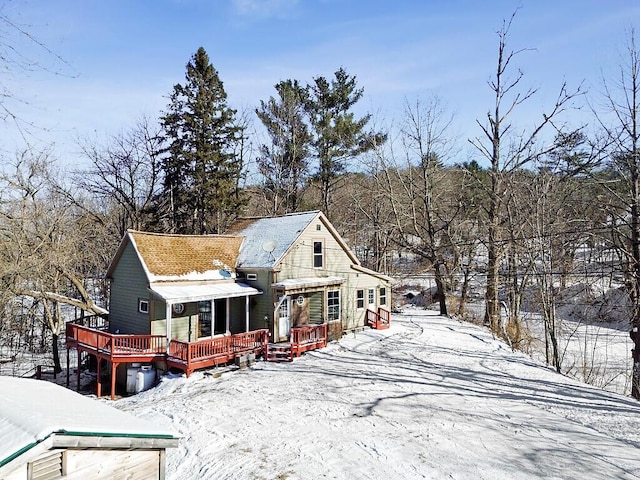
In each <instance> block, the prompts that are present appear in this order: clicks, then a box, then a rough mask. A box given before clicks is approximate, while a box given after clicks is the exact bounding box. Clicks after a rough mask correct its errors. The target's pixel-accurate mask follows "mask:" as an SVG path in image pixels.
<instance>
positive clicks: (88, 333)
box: [66, 323, 167, 360]
mask: <svg viewBox="0 0 640 480" xmlns="http://www.w3.org/2000/svg"><path fill="white" fill-rule="evenodd" d="M66 337H67V345H69V346H72V347H76V348H78V347H80V348H81V349H82V350H84V351H87V352H89V353H94V354H96V355H99V356H101V357H105V358H109V359H111V360H113V359H115V358H116V357H117V358H121V357H126V358H128V357H147V356H150V357H156V356H158V355H163V354H164V353H165V352H166V349H167V339H166V338H165V337H164V336H163V335H118V334H111V333H107V332H104V331H102V330H96V329H93V328H89V327H84V326H82V325H78V324H75V323H67V325H66Z"/></svg>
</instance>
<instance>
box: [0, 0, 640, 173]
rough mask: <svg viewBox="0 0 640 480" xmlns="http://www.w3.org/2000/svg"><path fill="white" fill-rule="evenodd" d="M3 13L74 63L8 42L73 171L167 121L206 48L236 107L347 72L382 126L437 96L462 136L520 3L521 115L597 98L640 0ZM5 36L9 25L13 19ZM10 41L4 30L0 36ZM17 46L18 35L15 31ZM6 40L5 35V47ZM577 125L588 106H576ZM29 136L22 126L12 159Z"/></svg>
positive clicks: (8, 143) (164, 4)
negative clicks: (582, 96)
mask: <svg viewBox="0 0 640 480" xmlns="http://www.w3.org/2000/svg"><path fill="white" fill-rule="evenodd" d="M0 5H1V8H2V14H3V15H6V16H7V17H9V18H10V19H11V20H12V21H13V22H14V23H16V24H18V25H20V26H21V28H23V29H24V30H26V31H28V32H29V33H30V34H32V35H33V36H34V37H35V38H36V39H37V40H38V41H40V42H42V44H44V45H45V46H46V47H47V48H48V49H50V50H51V51H53V52H54V53H55V54H56V55H59V56H60V57H61V58H62V59H63V60H64V62H62V61H60V60H58V59H56V57H54V56H51V55H50V54H48V53H47V52H45V51H44V50H43V49H42V48H40V47H38V46H36V45H34V44H33V42H30V41H29V40H27V39H25V38H24V37H21V36H19V35H18V36H15V35H14V36H13V37H9V40H10V41H11V42H12V43H13V44H14V45H15V46H16V48H17V49H18V50H19V51H20V52H21V53H24V54H25V56H26V57H27V58H28V59H29V60H36V61H38V62H39V63H40V65H41V66H43V67H45V68H44V69H33V70H32V71H28V72H24V71H20V70H18V69H16V68H8V69H7V68H4V67H5V66H3V68H2V69H0V82H1V83H2V87H3V88H4V89H5V91H7V90H8V92H9V93H10V94H11V96H12V98H10V99H6V100H5V101H4V102H5V105H6V106H8V107H9V108H10V109H11V110H12V111H13V112H15V113H18V114H19V115H20V117H21V118H22V119H23V120H26V121H29V122H33V123H34V124H35V126H36V127H37V128H35V129H30V130H31V131H32V135H30V136H28V137H27V140H28V141H29V142H31V143H33V144H36V145H49V144H51V143H54V144H55V147H54V153H55V154H56V155H57V156H58V157H59V158H60V160H61V161H62V162H63V163H64V164H65V165H68V166H70V167H74V166H77V165H78V164H79V162H80V160H79V157H78V155H77V148H76V146H75V145H76V139H77V138H78V137H80V138H87V137H96V138H104V136H105V135H108V134H114V133H117V132H120V131H123V130H126V129H127V128H129V127H131V126H132V125H133V124H134V123H135V122H136V120H138V119H139V118H140V117H141V116H142V115H147V116H150V117H152V118H157V117H158V116H159V114H160V111H161V110H162V109H163V108H165V106H166V104H167V95H168V94H169V93H170V92H171V89H172V86H173V85H174V84H175V83H178V82H182V81H183V79H184V72H185V65H186V63H187V62H188V61H189V59H190V57H191V55H193V53H194V52H195V51H196V50H197V48H198V47H200V46H203V47H204V48H205V49H206V51H207V52H208V54H209V57H210V59H211V61H212V63H213V65H214V66H215V68H216V69H217V70H218V72H219V75H220V78H221V79H222V81H223V82H224V86H225V89H226V91H227V94H228V99H229V103H230V105H231V106H233V107H234V108H238V109H242V108H250V109H252V108H255V106H257V105H258V104H259V101H260V100H266V99H267V98H268V97H269V96H270V95H273V94H274V92H275V90H274V89H273V85H274V84H275V83H277V82H278V81H280V80H284V79H287V78H295V79H298V80H300V81H301V82H302V83H306V82H309V81H311V80H312V78H313V77H315V76H318V75H324V76H327V77H330V76H332V75H333V72H334V71H335V70H337V69H338V68H339V67H344V68H345V69H346V70H347V72H348V73H350V74H353V75H356V76H357V79H358V84H359V86H360V87H363V88H364V93H365V95H364V98H363V100H361V102H360V104H359V106H358V109H359V110H360V111H361V112H365V111H369V112H371V113H372V114H373V115H374V117H375V121H376V122H377V123H389V122H392V121H398V119H399V118H400V115H401V111H402V106H403V103H404V102H405V100H409V101H414V100H415V99H416V98H417V97H420V98H423V99H427V98H429V97H430V96H432V95H437V96H439V97H440V98H441V99H442V101H443V102H444V103H445V105H446V107H447V109H448V111H449V112H450V113H452V114H454V115H455V118H456V120H455V124H454V125H455V129H456V133H457V134H458V135H459V136H460V137H461V138H462V139H466V138H468V137H475V136H477V135H479V133H480V132H479V129H478V127H477V126H476V125H475V124H474V123H475V119H478V118H480V119H484V118H485V115H486V111H487V110H488V109H489V108H490V105H491V100H492V99H491V92H490V90H489V88H488V87H487V80H489V78H490V77H491V75H492V74H493V72H494V70H495V63H496V51H497V45H498V37H497V34H496V32H497V30H498V29H499V28H500V26H501V24H502V21H503V19H507V18H509V17H510V16H511V14H512V13H513V12H514V11H515V10H516V9H517V8H519V10H518V13H517V16H516V19H515V21H514V24H513V26H512V29H511V35H510V37H509V46H510V47H511V49H514V50H520V49H530V50H527V51H525V52H523V53H522V54H521V55H519V56H518V57H517V62H516V66H517V67H519V68H521V69H522V71H523V72H524V75H525V76H524V79H523V83H522V85H523V86H524V87H532V88H538V89H539V93H538V95H536V96H535V97H534V99H533V100H532V101H531V102H529V105H528V106H527V108H526V109H523V111H522V112H523V114H524V116H525V117H527V118H524V119H523V121H524V123H526V121H528V120H530V119H532V118H534V117H535V116H536V115H539V114H540V113H541V112H542V109H543V108H544V107H545V106H550V105H551V103H552V102H553V100H554V97H555V95H556V93H557V90H558V88H559V87H560V85H561V84H562V82H563V81H567V82H568V84H569V86H570V87H577V86H578V85H579V84H580V83H581V82H584V86H585V87H586V88H588V89H589V91H590V94H589V95H590V96H595V95H596V94H597V93H598V92H600V91H601V87H600V79H601V77H602V75H603V74H604V75H605V76H608V77H609V78H613V76H614V75H616V71H617V70H616V69H617V66H618V65H619V64H620V63H621V60H620V54H621V53H622V52H623V51H624V48H625V41H626V39H627V37H628V35H627V33H628V31H629V30H630V29H631V28H633V27H635V26H637V25H638V23H640V22H639V21H640V2H637V0H606V1H605V0H591V1H590V0H583V1H577V0H575V1H574V0H556V1H547V0H521V1H507V0H503V1H500V0H498V1H479V0H475V1H474V0H460V1H455V0H451V1H444V0H442V1H436V0H424V1H419V0H395V1H381V0H368V1H365V0H153V1H152V0H109V1H106V0H105V1H101V2H98V1H93V0H47V1H42V0H0ZM2 28H6V25H3V27H2ZM0 33H2V32H0ZM5 38H6V37H5ZM0 40H1V39H0ZM571 116H572V119H571V121H574V122H575V123H579V122H580V121H582V118H583V117H582V115H581V114H580V112H578V111H576V112H572V113H571ZM22 145H24V140H23V139H22V138H21V137H20V135H19V134H18V132H17V131H16V130H15V128H13V127H12V125H11V123H10V122H9V123H7V124H5V128H3V131H2V133H0V153H2V154H4V155H9V156H12V154H13V151H15V149H17V148H21V146H22Z"/></svg>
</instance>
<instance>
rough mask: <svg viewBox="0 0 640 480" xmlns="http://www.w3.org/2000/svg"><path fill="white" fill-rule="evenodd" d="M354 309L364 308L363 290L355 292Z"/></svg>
mask: <svg viewBox="0 0 640 480" xmlns="http://www.w3.org/2000/svg"><path fill="white" fill-rule="evenodd" d="M356 308H364V290H356Z"/></svg>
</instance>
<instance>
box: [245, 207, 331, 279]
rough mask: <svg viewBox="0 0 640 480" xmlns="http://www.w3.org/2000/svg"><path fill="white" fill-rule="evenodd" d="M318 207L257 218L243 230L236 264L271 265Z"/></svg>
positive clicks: (316, 213)
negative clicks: (279, 215) (277, 215)
mask: <svg viewBox="0 0 640 480" xmlns="http://www.w3.org/2000/svg"><path fill="white" fill-rule="evenodd" d="M319 214H320V212H319V211H312V212H303V213H291V214H289V215H284V216H281V217H269V218H258V219H256V220H254V221H253V222H252V223H251V224H250V225H248V226H247V227H245V228H244V229H242V230H239V231H237V232H234V233H235V234H236V235H242V236H244V237H245V239H244V242H243V243H242V247H240V255H239V256H238V263H237V267H238V268H242V267H244V268H273V267H274V266H275V265H276V264H277V263H278V262H279V260H280V259H281V258H282V257H283V255H284V254H285V253H286V252H287V250H288V249H289V247H291V245H293V243H294V242H295V241H296V239H297V238H298V237H299V236H300V234H301V233H302V232H303V231H304V229H305V228H307V227H308V226H309V224H310V223H311V222H312V221H313V220H314V219H315V218H316V217H317V216H318V215H319Z"/></svg>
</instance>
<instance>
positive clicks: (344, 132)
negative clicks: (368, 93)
mask: <svg viewBox="0 0 640 480" xmlns="http://www.w3.org/2000/svg"><path fill="white" fill-rule="evenodd" d="M307 89H308V96H307V98H306V102H305V109H306V111H307V114H308V115H309V123H310V125H311V132H312V135H313V141H312V144H311V145H312V150H313V153H314V156H315V157H316V159H317V160H318V171H317V174H316V181H317V183H318V185H319V188H320V192H321V208H322V210H323V211H324V213H325V214H326V215H327V216H328V217H329V218H331V215H330V206H331V203H332V202H331V196H332V194H333V192H334V190H335V187H336V182H337V181H338V180H339V179H340V177H341V175H342V174H344V173H345V171H346V169H347V160H349V159H351V158H353V157H355V156H357V155H360V154H362V153H365V152H368V151H370V150H372V149H373V148H375V146H376V145H379V144H381V143H384V142H385V141H386V139H387V136H386V135H385V134H383V133H376V132H371V131H366V130H365V128H366V126H367V124H368V123H369V120H370V119H371V115H370V114H367V115H365V116H363V117H361V118H356V116H355V113H354V112H353V111H352V110H351V109H352V107H353V106H354V105H355V104H356V103H357V102H358V101H359V100H360V99H361V98H362V94H363V89H361V88H360V89H358V88H356V77H355V76H351V75H349V74H347V72H346V71H345V70H344V69H343V68H340V69H339V70H338V71H337V72H335V78H334V79H332V80H331V81H329V80H327V79H326V78H325V77H322V76H320V77H316V78H315V79H314V80H313V83H312V84H310V85H308V86H307Z"/></svg>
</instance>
